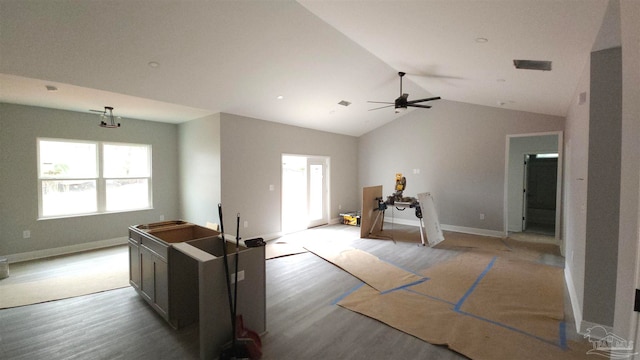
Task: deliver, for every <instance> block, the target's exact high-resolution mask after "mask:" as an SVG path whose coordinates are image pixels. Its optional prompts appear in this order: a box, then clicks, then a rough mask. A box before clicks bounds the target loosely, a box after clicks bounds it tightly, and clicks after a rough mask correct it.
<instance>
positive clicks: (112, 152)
mask: <svg viewBox="0 0 640 360" xmlns="http://www.w3.org/2000/svg"><path fill="white" fill-rule="evenodd" d="M150 158H151V152H150V149H149V146H146V145H114V144H105V145H104V177H105V178H125V177H130V178H131V177H148V176H150V171H149V164H150V163H151V161H150Z"/></svg>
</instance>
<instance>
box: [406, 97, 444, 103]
mask: <svg viewBox="0 0 640 360" xmlns="http://www.w3.org/2000/svg"><path fill="white" fill-rule="evenodd" d="M431 100H440V96H435V97H430V98H426V99H418V100H411V101H407V104H415V103H419V102H423V101H431Z"/></svg>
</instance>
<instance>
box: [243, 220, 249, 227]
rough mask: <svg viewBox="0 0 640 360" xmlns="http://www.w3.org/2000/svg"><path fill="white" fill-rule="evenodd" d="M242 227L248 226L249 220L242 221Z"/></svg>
mask: <svg viewBox="0 0 640 360" xmlns="http://www.w3.org/2000/svg"><path fill="white" fill-rule="evenodd" d="M244 227H246V228H248V227H249V221H247V220H245V221H244Z"/></svg>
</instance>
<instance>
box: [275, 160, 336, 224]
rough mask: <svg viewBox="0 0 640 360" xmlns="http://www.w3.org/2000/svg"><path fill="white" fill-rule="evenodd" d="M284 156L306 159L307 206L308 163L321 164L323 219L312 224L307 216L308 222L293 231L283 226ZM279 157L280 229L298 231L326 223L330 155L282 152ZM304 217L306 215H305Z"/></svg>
mask: <svg viewBox="0 0 640 360" xmlns="http://www.w3.org/2000/svg"><path fill="white" fill-rule="evenodd" d="M285 157H297V158H304V159H306V167H307V169H306V170H307V171H306V173H307V179H306V181H307V184H306V185H307V195H306V196H307V199H306V201H307V207H308V206H309V188H308V186H309V180H310V176H309V171H308V170H309V169H308V168H309V165H310V163H311V162H314V163H316V164H320V163H321V164H322V165H323V170H324V171H323V173H324V175H323V185H324V190H323V209H322V212H323V219H324V220H323V221H321V222H315V223H313V224H312V222H311V220H310V219H308V218H307V220H308V223H307V224H306V225H305V226H304V227H302V226H301V227H300V228H298V229H297V230H295V229H294V230H293V231H287V229H285V228H284V226H283V225H284V223H285V221H286V220H287V219H285V214H284V213H285V212H284V211H283V210H284V206H285V203H284V198H285V191H286V190H285V188H284V166H283V161H282V160H284V158H285ZM280 159H281V164H280V166H281V168H280V174H281V179H280V188H281V189H282V190H281V194H280V231H281V232H282V233H283V234H284V232H285V231H287V233H289V232H295V231H299V230H303V229H308V228H311V227H314V226H320V225H323V224H328V223H329V221H330V217H329V209H331V206H330V205H331V204H330V199H331V185H330V184H331V181H330V179H331V176H330V173H331V157H330V156H324V155H304V154H292V153H282V154H281V156H280ZM308 213H309V210H307V214H308ZM305 218H306V217H305Z"/></svg>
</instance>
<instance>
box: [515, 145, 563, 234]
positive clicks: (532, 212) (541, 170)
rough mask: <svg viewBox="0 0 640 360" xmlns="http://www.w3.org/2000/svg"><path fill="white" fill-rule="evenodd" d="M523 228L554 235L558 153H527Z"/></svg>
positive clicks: (535, 232)
mask: <svg viewBox="0 0 640 360" xmlns="http://www.w3.org/2000/svg"><path fill="white" fill-rule="evenodd" d="M523 172H524V179H523V182H522V183H523V192H522V194H523V199H522V203H523V207H522V213H523V216H522V231H523V232H528V233H532V234H541V235H548V236H554V235H555V229H556V193H557V179H558V153H542V154H526V155H525V156H524V171H523Z"/></svg>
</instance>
